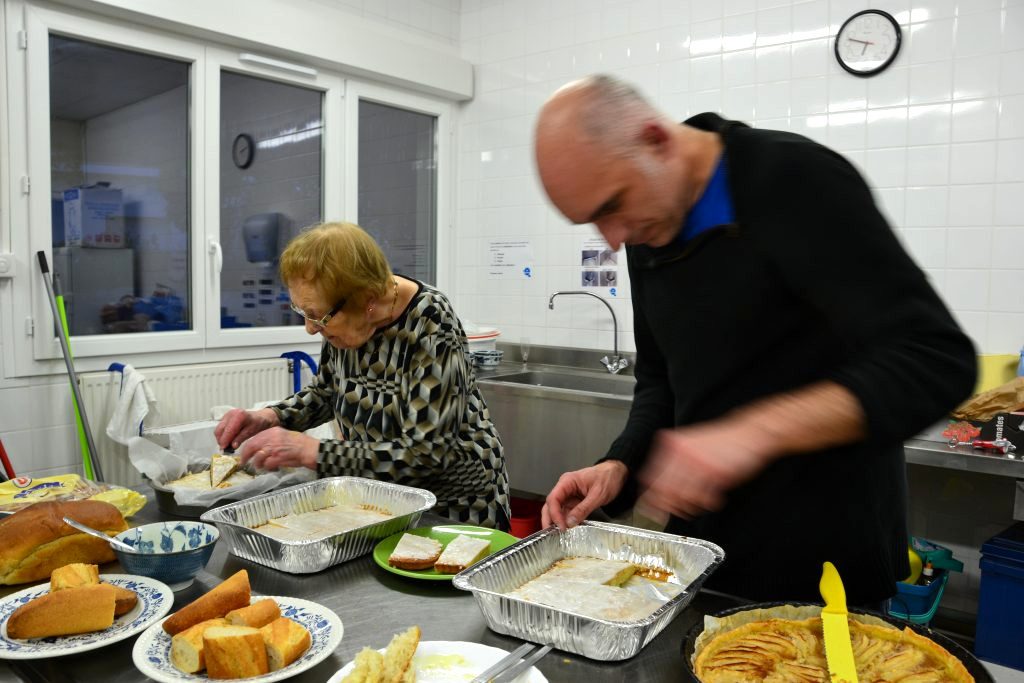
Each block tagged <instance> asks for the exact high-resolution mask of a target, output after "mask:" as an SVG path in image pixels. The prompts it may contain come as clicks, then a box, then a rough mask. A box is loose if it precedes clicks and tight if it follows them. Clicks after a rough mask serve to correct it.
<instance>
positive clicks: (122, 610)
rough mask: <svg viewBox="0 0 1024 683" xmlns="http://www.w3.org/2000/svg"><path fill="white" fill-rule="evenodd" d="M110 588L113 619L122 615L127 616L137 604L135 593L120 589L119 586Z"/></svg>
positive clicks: (137, 597) (137, 598)
mask: <svg viewBox="0 0 1024 683" xmlns="http://www.w3.org/2000/svg"><path fill="white" fill-rule="evenodd" d="M111 588H113V589H114V616H115V617H119V616H121V615H122V614H128V613H129V612H131V611H132V609H134V608H135V605H136V604H137V603H138V602H139V596H138V595H136V594H135V591H132V590H128V589H127V588H122V587H121V586H111Z"/></svg>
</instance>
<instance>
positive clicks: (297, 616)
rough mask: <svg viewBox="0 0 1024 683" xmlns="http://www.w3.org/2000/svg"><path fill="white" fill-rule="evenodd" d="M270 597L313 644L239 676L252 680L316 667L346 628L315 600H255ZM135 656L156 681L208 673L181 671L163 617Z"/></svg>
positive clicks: (176, 682)
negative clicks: (273, 666)
mask: <svg viewBox="0 0 1024 683" xmlns="http://www.w3.org/2000/svg"><path fill="white" fill-rule="evenodd" d="M264 597H269V598H271V599H273V600H274V601H275V602H277V606H278V607H280V608H281V616H282V617H288V618H289V619H291V620H293V621H297V622H299V623H300V624H302V625H303V626H305V627H306V629H308V630H309V634H310V636H311V637H312V638H311V639H312V644H311V645H310V646H309V649H308V650H306V651H305V652H304V653H303V654H302V656H301V657H299V658H298V659H297V660H295V661H294V662H292V663H291V664H289V665H288V666H286V667H285V668H283V669H281V670H280V671H272V672H270V673H268V674H264V675H262V676H253V677H251V678H242V679H239V680H243V681H250V682H251V683H270V681H280V680H282V679H285V678H291V677H292V676H294V675H296V674H298V673H301V672H303V671H305V670H306V669H309V668H312V667H314V666H316V665H317V664H319V663H320V662H322V661H323V660H325V659H327V657H329V656H330V655H331V653H332V652H334V650H335V649H336V648H337V647H338V645H339V644H341V636H342V633H343V631H344V628H343V627H342V625H341V619H339V618H338V615H337V614H335V613H334V612H332V611H331V610H329V609H328V608H326V607H324V606H323V605H318V604H317V603H315V602H310V601H309V600H300V599H299V598H288V597H279V596H276V595H269V596H256V595H253V596H252V600H253V601H254V602H255V601H256V600H257V599H263V598H264ZM132 660H134V662H135V666H136V668H138V670H139V671H141V672H142V673H143V674H145V675H146V676H149V677H150V678H152V679H153V680H154V681H160V682H161V683H183V682H185V681H205V680H207V678H206V673H205V672H204V673H199V674H187V673H184V672H183V671H179V670H178V669H176V668H175V667H174V665H173V664H171V637H170V636H169V635H167V632H166V631H164V629H163V620H162V619H161V620H160V622H158V623H156V624H153V625H152V626H150V627H149V629H147V630H146V632H145V633H143V634H142V635H141V636H139V639H138V640H136V641H135V647H134V648H133V649H132Z"/></svg>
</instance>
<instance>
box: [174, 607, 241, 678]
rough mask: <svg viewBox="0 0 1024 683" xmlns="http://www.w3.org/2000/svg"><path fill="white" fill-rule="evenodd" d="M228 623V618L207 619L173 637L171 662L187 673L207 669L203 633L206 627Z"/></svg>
mask: <svg viewBox="0 0 1024 683" xmlns="http://www.w3.org/2000/svg"><path fill="white" fill-rule="evenodd" d="M227 625H228V622H227V619H219V618H218V619H207V620H206V621H201V622H199V623H198V624H196V625H195V626H190V627H188V628H187V629H185V630H184V631H182V632H181V633H179V634H178V635H176V636H174V637H173V638H171V664H173V665H174V666H175V668H177V669H178V670H179V671H183V672H185V673H187V674H194V673H199V672H200V671H202V670H203V669H205V668H206V658H205V656H204V655H203V652H204V650H203V634H204V633H206V629H208V628H211V627H213V626H227Z"/></svg>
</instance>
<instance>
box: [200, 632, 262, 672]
mask: <svg viewBox="0 0 1024 683" xmlns="http://www.w3.org/2000/svg"><path fill="white" fill-rule="evenodd" d="M203 656H204V657H205V658H206V675H207V677H209V678H248V677H250V676H260V675H262V674H265V673H267V671H269V669H268V664H267V648H266V645H264V644H263V636H262V635H261V634H260V631H259V629H256V628H252V627H250V626H213V627H211V628H208V629H206V632H205V633H203Z"/></svg>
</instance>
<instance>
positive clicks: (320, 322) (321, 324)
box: [288, 299, 347, 329]
mask: <svg viewBox="0 0 1024 683" xmlns="http://www.w3.org/2000/svg"><path fill="white" fill-rule="evenodd" d="M346 301H347V299H342V300H341V301H339V302H338V304H337V305H336V306H335V307H334V308H332V309H331V310H329V311H328V312H327V315H325V316H324V317H322V318H310V317H309V316H308V315H306V312H305V311H303V310H302V309H301V308H299V307H298V306H296V305H295V304H294V303H293V302H291V301H289V302H288V305H289V306H290V307H291V309H292V310H293V311H295V312H296V313H298V314H299V315H300V316H302V319H303V320H305V321H306V322H309V323H312V324H313V327H318V328H320V329H323V328H325V327H327V323H329V322H331V318H333V317H334V316H335V315H337V314H338V311H340V310H341V309H343V308H345V302H346Z"/></svg>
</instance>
